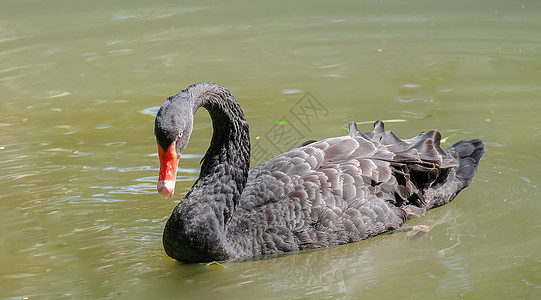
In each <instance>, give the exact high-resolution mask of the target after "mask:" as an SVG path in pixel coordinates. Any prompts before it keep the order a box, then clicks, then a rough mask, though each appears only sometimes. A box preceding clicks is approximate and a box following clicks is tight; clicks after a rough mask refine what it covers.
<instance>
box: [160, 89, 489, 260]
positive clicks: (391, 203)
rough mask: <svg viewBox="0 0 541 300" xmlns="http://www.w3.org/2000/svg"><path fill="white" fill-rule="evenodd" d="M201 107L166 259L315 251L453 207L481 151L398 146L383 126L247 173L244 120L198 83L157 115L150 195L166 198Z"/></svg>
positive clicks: (428, 137) (479, 146)
mask: <svg viewBox="0 0 541 300" xmlns="http://www.w3.org/2000/svg"><path fill="white" fill-rule="evenodd" d="M199 107H204V108H205V109H207V110H208V112H209V114H210V116H211V118H212V125H213V135H212V140H211V142H210V146H209V149H208V150H207V152H206V154H205V156H204V158H203V159H202V165H201V173H200V175H199V179H197V181H196V182H195V183H194V185H193V186H192V188H191V189H190V191H189V192H188V193H187V194H186V196H185V197H184V199H182V200H181V201H180V203H179V204H178V205H177V206H176V207H175V209H174V210H173V213H172V215H171V217H170V218H169V220H168V221H167V224H166V225H165V230H164V233H163V246H164V248H165V252H166V253H167V255H169V256H170V257H172V258H174V259H177V260H179V261H182V262H209V261H218V260H227V259H233V258H239V257H248V256H255V255H261V254H274V253H281V252H287V251H297V250H305V249H318V248H324V247H330V246H335V245H341V244H346V243H351V242H356V241H360V240H364V239H366V238H369V237H371V236H375V235H378V234H380V233H383V232H386V231H389V230H392V229H397V228H398V227H400V226H401V225H402V224H403V223H404V222H406V221H407V220H408V219H411V218H413V217H416V216H419V215H420V214H422V213H424V212H425V211H427V210H428V209H430V208H433V207H437V206H440V205H444V204H446V203H448V202H449V201H451V200H452V199H453V198H454V197H455V196H456V195H457V194H458V193H459V192H460V190H462V189H463V188H465V187H466V186H468V185H469V184H470V182H471V180H472V177H473V175H474V174H475V172H476V170H477V165H478V164H479V160H480V159H481V156H482V155H483V153H484V145H483V142H482V141H481V140H479V139H474V140H470V141H460V142H458V143H456V144H454V145H453V146H451V147H450V148H448V149H446V150H443V149H441V148H440V139H441V136H440V133H439V132H438V131H435V130H433V131H429V132H427V133H421V134H420V135H419V136H417V137H414V138H412V139H409V140H401V139H399V138H398V137H396V136H395V135H394V134H393V133H392V132H391V131H384V128H383V123H382V122H380V121H378V122H376V123H375V124H374V131H373V132H367V133H363V132H360V131H359V130H358V129H357V125H356V124H355V123H353V122H352V123H350V125H349V131H350V132H349V135H346V136H342V137H334V138H329V139H325V140H321V141H315V142H310V143H308V144H306V145H303V146H300V147H298V148H295V149H293V150H291V151H288V152H286V153H283V154H281V155H279V156H277V157H275V158H273V159H271V160H269V161H267V162H265V163H263V164H261V165H259V166H257V167H255V168H253V169H251V170H249V166H250V139H249V134H248V123H247V122H246V119H245V117H244V113H243V112H242V110H241V108H240V105H239V104H238V103H237V101H236V100H235V98H234V97H233V96H232V95H231V93H230V92H229V91H228V90H227V89H225V88H224V87H222V86H220V85H218V84H214V83H197V84H194V85H191V86H190V87H188V88H187V89H185V90H183V91H181V92H179V93H178V94H176V95H174V96H171V97H170V98H168V99H167V100H166V101H165V102H164V103H163V105H162V106H161V108H160V110H159V111H158V114H157V116H156V122H155V135H156V140H157V143H158V152H159V159H160V173H159V181H158V191H159V192H160V193H161V194H163V195H165V196H167V197H170V196H172V195H173V192H174V187H175V178H176V172H177V166H178V159H179V157H180V155H181V154H182V152H183V151H184V149H185V148H186V145H187V144H188V140H189V139H190V135H191V133H192V128H193V116H194V114H195V112H196V111H197V109H199Z"/></svg>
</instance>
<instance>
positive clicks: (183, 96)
mask: <svg viewBox="0 0 541 300" xmlns="http://www.w3.org/2000/svg"><path fill="white" fill-rule="evenodd" d="M190 100H191V99H190V97H189V93H187V92H185V91H183V92H180V93H178V94H176V95H174V96H172V97H170V98H169V99H167V100H165V102H164V103H163V104H162V106H161V107H160V110H159V111H158V114H157V115H156V122H155V127H154V134H155V135H156V142H157V143H158V156H159V158H160V173H159V176H158V192H159V193H160V194H162V195H164V196H165V197H171V196H173V193H174V192H175V181H176V177H177V168H178V161H179V158H180V155H181V154H182V152H183V151H184V149H186V146H187V145H188V141H189V139H190V135H191V134H192V128H193V111H192V105H191V101H190Z"/></svg>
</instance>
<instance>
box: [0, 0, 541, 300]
mask: <svg viewBox="0 0 541 300" xmlns="http://www.w3.org/2000/svg"><path fill="white" fill-rule="evenodd" d="M540 14H541V2H540V1H533V0H531V1H477V2H475V3H472V2H471V1H458V2H457V1H454V2H449V1H426V0H418V1H377V2H375V1H374V2H368V1H361V2H359V3H357V2H351V1H339V2H330V1H297V2H290V1H288V2H286V1H278V2H277V1H274V2H269V3H257V2H251V1H239V0H235V1H228V2H219V1H209V2H206V3H202V2H200V1H184V2H183V3H182V4H179V3H178V2H177V1H158V2H156V1H155V2H152V4H150V3H147V2H144V1H135V2H134V1H115V2H110V1H98V2H95V1H94V2H92V3H90V2H88V3H87V2H82V1H60V0H51V1H45V2H44V1H32V0H29V1H12V0H6V1H2V3H0V16H1V18H0V91H1V97H2V98H1V100H0V116H1V118H0V130H1V131H2V134H1V135H0V169H2V172H1V173H0V197H1V201H0V265H1V266H2V267H1V268H0V295H1V297H5V298H13V299H20V298H22V297H28V298H29V299H34V298H36V299H43V298H49V299H62V298H68V299H69V298H78V299H80V298H107V297H119V298H143V297H146V298H150V297H156V298H164V297H175V298H186V299H194V298H210V297H212V298H216V297H221V298H223V299H227V298H231V299H239V298H247V299H251V298H253V297H254V295H257V296H258V298H262V299H265V298H268V299H296V298H301V299H306V298H309V299H321V298H339V299H340V298H346V299H347V298H368V299H382V298H383V299H385V298H415V299H423V298H424V299H435V298H441V299H457V298H468V299H478V298H530V299H533V298H536V297H539V296H541V275H540V274H541V255H540V254H539V249H541V239H540V238H539V236H540V231H541V218H540V217H539V215H541V202H540V201H539V199H540V196H541V195H540V192H539V185H540V184H541V175H540V174H539V172H538V170H537V166H538V165H540V164H541V158H540V155H539V153H540V151H541V120H540V118H539V112H540V111H541V86H540V83H541V61H540V60H539V58H540V57H541V34H540V32H541V19H540V18H539V15H540ZM199 81H212V82H218V83H220V84H222V85H224V86H226V87H227V88H229V89H230V90H231V91H232V92H233V94H234V95H235V96H236V98H237V99H238V101H239V102H240V103H241V105H242V107H243V109H244V111H245V114H246V115H247V119H248V121H249V123H250V130H251V136H252V144H253V150H254V153H253V155H254V158H253V159H252V163H253V164H257V163H259V162H262V161H264V160H265V159H267V158H269V157H272V156H275V155H278V154H279V153H281V152H282V151H285V150H287V149H288V147H289V148H290V147H291V145H293V144H295V143H296V142H297V140H301V139H321V138H325V137H330V136H336V135H343V134H345V133H346V131H345V130H344V129H343V127H345V126H346V124H347V122H348V121H351V120H353V121H358V122H360V123H362V124H361V125H360V126H361V127H362V129H363V130H366V131H368V130H370V129H371V125H370V123H371V122H373V121H374V120H376V119H383V120H388V122H387V123H386V127H387V128H388V129H392V130H393V131H394V132H395V133H397V134H398V135H399V136H401V137H411V136H414V135H416V134H418V133H419V132H420V131H426V130H430V129H432V128H437V129H439V130H440V131H441V133H442V135H443V136H444V137H447V141H446V143H445V146H450V145H451V144H452V143H454V142H456V141H458V140H459V139H462V138H468V139H470V138H482V139H484V140H485V142H486V146H487V153H486V155H485V157H484V159H483V160H482V162H481V165H480V168H479V171H478V174H477V176H476V177H475V179H474V181H473V183H472V184H471V186H470V187H469V188H468V189H466V190H464V191H463V192H462V193H461V194H460V195H459V196H458V197H457V198H456V200H455V201H453V202H452V203H451V204H449V205H447V206H445V207H441V208H438V209H435V210H433V211H430V212H428V213H427V214H426V215H425V216H423V217H421V218H418V219H416V220H412V221H410V222H408V225H409V226H412V225H416V224H424V225H427V226H429V227H430V228H431V230H430V231H429V232H428V233H426V234H424V235H411V234H408V233H402V232H399V233H395V234H387V235H382V236H379V237H376V238H372V239H370V240H367V241H363V242H359V243H355V244H350V245H345V246H341V247H336V248H332V249H326V250H321V251H315V252H306V253H296V254H292V255H285V256H281V257H276V258H270V259H266V260H256V261H245V262H234V263H233V262H226V263H224V264H223V265H224V266H225V267H222V266H220V265H210V266H207V265H199V264H195V265H184V264H179V263H177V262H175V261H173V260H171V259H169V258H168V257H167V256H166V255H165V253H164V252H163V249H162V246H161V233H162V228H163V226H164V223H165V221H166V219H167V217H168V216H169V214H170V212H171V210H172V209H173V207H174V206H175V204H176V202H178V201H180V199H181V198H182V196H183V194H184V193H186V192H187V191H188V189H189V188H190V186H191V184H192V183H193V181H194V180H195V179H196V178H197V176H198V168H199V161H200V159H201V157H202V155H203V153H204V152H205V149H206V147H207V145H208V141H209V138H210V134H211V126H210V123H209V117H208V114H207V113H206V112H205V111H204V110H201V111H200V112H199V113H198V114H197V116H196V124H195V130H194V133H193V134H192V140H191V141H190V144H189V146H188V148H187V150H186V155H184V156H183V159H182V161H181V169H180V170H179V174H178V175H179V182H178V183H177V195H176V196H175V197H174V198H173V199H169V200H164V199H162V198H160V197H159V195H158V194H156V192H155V184H156V180H157V170H158V162H157V156H156V154H155V153H156V144H155V141H154V136H153V133H152V131H153V118H154V114H155V112H156V110H157V107H158V106H159V105H161V103H162V102H163V100H164V99H165V98H166V97H168V96H170V95H172V94H174V93H176V92H178V91H179V90H181V89H183V88H185V87H187V86H188V85H190V84H192V83H195V82H199ZM303 101H304V102H303ZM306 101H311V102H310V103H313V104H314V105H315V106H314V107H316V108H318V111H317V115H313V118H311V119H310V120H307V119H303V118H302V117H299V111H298V103H306ZM280 126H281V127H280ZM277 128H287V129H288V130H289V131H288V132H289V134H288V135H287V136H286V137H287V138H288V139H285V140H281V139H277V138H276V135H275V134H274V133H275V130H276V129H277Z"/></svg>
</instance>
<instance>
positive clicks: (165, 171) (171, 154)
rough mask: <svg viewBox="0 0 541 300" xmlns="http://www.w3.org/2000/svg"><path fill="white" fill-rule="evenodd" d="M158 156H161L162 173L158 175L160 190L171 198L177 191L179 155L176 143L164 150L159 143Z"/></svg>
mask: <svg viewBox="0 0 541 300" xmlns="http://www.w3.org/2000/svg"><path fill="white" fill-rule="evenodd" d="M158 156H159V158H160V174H159V176H158V192H159V193H160V194H162V195H163V196H165V197H167V198H169V197H171V196H173V194H174V193H175V181H176V179H177V167H178V159H179V156H178V155H177V152H176V150H175V143H173V144H171V146H169V148H167V152H165V151H163V149H162V147H161V146H160V145H158Z"/></svg>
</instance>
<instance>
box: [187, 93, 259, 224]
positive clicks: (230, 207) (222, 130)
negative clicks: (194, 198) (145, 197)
mask: <svg viewBox="0 0 541 300" xmlns="http://www.w3.org/2000/svg"><path fill="white" fill-rule="evenodd" d="M194 99H195V102H194V106H193V107H194V113H195V111H197V109H198V108H199V107H204V108H205V109H206V110H207V111H208V112H209V114H210V117H211V119H212V126H213V134H212V140H211V142H210V146H209V148H208V150H207V152H206V154H205V156H204V158H203V162H202V165H201V173H200V175H199V179H198V180H197V182H196V183H195V184H194V186H193V187H192V191H191V192H190V194H191V193H193V192H195V191H196V190H200V191H202V192H204V194H200V195H198V197H207V198H211V199H212V201H216V199H223V200H224V201H225V203H224V204H225V205H226V210H227V211H226V212H225V214H226V216H225V217H226V220H225V221H227V219H228V217H230V216H231V214H232V212H233V211H234V209H235V206H236V204H237V203H238V200H239V198H240V195H241V193H242V190H243V189H244V186H245V184H246V180H247V177H248V170H249V167H250V137H249V131H248V123H247V122H246V119H245V117H244V113H243V112H242V110H241V108H240V105H239V104H238V103H237V101H236V100H235V98H234V97H233V96H232V95H231V93H230V92H229V91H228V90H226V89H225V88H222V87H220V86H214V89H210V90H206V91H204V92H201V93H199V94H195V95H194ZM216 194H218V195H220V197H214V196H212V195H216Z"/></svg>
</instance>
